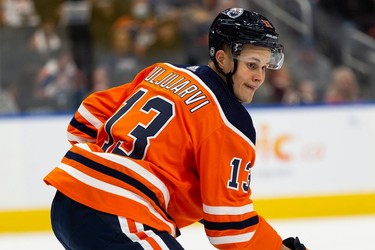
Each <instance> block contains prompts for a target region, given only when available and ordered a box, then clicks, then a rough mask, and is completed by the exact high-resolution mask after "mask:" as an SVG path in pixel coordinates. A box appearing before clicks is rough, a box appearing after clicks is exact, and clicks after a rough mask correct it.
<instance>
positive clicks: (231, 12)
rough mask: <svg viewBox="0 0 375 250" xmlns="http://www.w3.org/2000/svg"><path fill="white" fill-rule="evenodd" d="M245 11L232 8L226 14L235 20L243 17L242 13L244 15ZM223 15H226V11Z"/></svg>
mask: <svg viewBox="0 0 375 250" xmlns="http://www.w3.org/2000/svg"><path fill="white" fill-rule="evenodd" d="M243 11H244V10H243V9H241V8H231V9H228V10H227V13H226V14H227V15H228V16H229V17H231V18H233V19H235V18H237V17H239V16H241V15H242V13H243ZM223 13H224V14H225V11H224V12H223Z"/></svg>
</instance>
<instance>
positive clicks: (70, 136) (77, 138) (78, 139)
mask: <svg viewBox="0 0 375 250" xmlns="http://www.w3.org/2000/svg"><path fill="white" fill-rule="evenodd" d="M66 138H67V139H68V141H70V142H79V143H85V142H95V141H96V139H87V138H84V137H80V136H76V135H73V134H71V133H69V132H66Z"/></svg>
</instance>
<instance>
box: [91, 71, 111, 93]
mask: <svg viewBox="0 0 375 250" xmlns="http://www.w3.org/2000/svg"><path fill="white" fill-rule="evenodd" d="M92 80H93V84H92V90H91V92H97V91H102V90H105V89H108V88H110V87H111V85H110V82H109V76H108V72H107V71H106V69H105V68H103V67H97V68H96V69H95V70H94V73H93V77H92Z"/></svg>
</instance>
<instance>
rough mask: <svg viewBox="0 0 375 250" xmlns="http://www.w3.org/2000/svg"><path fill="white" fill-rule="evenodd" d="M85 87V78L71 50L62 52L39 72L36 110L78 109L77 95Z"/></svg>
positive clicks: (36, 89)
mask: <svg viewBox="0 0 375 250" xmlns="http://www.w3.org/2000/svg"><path fill="white" fill-rule="evenodd" d="M84 85H85V77H84V76H83V74H82V72H81V71H80V70H79V69H78V68H77V67H76V65H75V63H74V61H73V59H72V55H71V53H70V51H69V50H62V51H61V52H60V54H59V55H58V56H57V57H56V58H55V59H51V60H49V61H48V62H47V63H46V64H45V66H44V67H43V68H41V69H40V70H39V72H38V75H37V79H36V88H35V98H36V101H39V103H37V104H36V107H35V108H36V109H40V110H41V109H44V110H51V109H52V110H56V111H71V110H73V109H75V108H77V106H76V105H77V100H76V97H77V93H79V92H80V88H81V86H84Z"/></svg>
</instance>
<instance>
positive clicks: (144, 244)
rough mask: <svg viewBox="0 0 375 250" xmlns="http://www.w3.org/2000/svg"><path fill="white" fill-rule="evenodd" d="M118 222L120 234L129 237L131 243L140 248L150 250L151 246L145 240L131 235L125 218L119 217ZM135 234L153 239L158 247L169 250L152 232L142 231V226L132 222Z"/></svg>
mask: <svg viewBox="0 0 375 250" xmlns="http://www.w3.org/2000/svg"><path fill="white" fill-rule="evenodd" d="M118 219H119V222H120V227H121V230H122V232H123V233H124V234H125V235H126V236H127V237H129V239H131V240H132V241H133V242H138V243H140V244H141V246H142V247H143V248H144V249H150V250H152V249H153V248H152V246H151V245H150V244H149V243H148V242H147V241H146V240H141V239H140V238H139V237H138V236H137V235H136V234H135V233H131V232H130V229H129V225H128V221H127V219H126V218H124V217H121V216H119V217H118ZM134 223H135V226H136V229H137V232H143V233H145V234H146V235H147V236H148V237H150V238H153V239H154V240H155V241H156V242H157V243H158V245H159V246H160V248H161V249H169V248H168V246H167V245H166V244H165V243H164V241H163V240H162V239H161V238H160V237H159V236H158V235H157V234H155V233H154V232H153V231H152V230H146V231H145V230H144V227H143V224H142V223H139V222H136V221H134Z"/></svg>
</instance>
